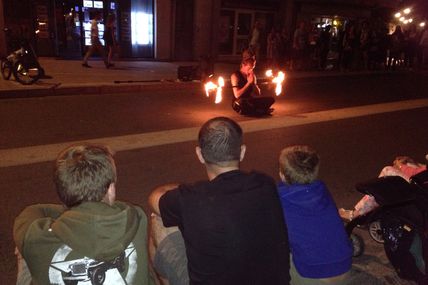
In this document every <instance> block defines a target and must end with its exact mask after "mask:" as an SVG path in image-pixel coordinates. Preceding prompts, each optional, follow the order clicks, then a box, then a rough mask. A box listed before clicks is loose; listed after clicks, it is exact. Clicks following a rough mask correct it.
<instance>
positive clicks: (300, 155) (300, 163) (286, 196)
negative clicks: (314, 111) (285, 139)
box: [278, 145, 352, 284]
mask: <svg viewBox="0 0 428 285" xmlns="http://www.w3.org/2000/svg"><path fill="white" fill-rule="evenodd" d="M319 160H320V159H319V156H318V154H317V153H316V152H315V150H313V149H312V148H310V147H309V146H299V145H298V146H290V147H287V148H285V149H283V150H282V151H281V154H280V157H279V165H280V172H279V175H280V177H281V181H282V182H280V184H279V187H278V192H279V196H280V200H281V204H282V208H283V213H284V217H285V221H286V223H287V227H288V237H289V243H290V251H291V259H290V275H291V284H346V282H347V279H349V271H350V269H351V265H352V246H351V243H350V240H349V238H348V236H347V234H346V232H345V229H344V226H343V222H342V220H341V219H340V217H339V215H338V212H337V208H336V205H335V203H334V201H333V199H332V197H331V195H330V193H329V191H328V189H327V187H326V186H325V184H324V183H323V182H322V181H320V180H318V179H317V176H318V170H319Z"/></svg>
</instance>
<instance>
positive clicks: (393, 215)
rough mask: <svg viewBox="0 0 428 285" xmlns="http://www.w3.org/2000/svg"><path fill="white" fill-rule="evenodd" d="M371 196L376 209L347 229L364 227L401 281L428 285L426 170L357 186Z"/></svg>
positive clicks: (427, 186)
mask: <svg viewBox="0 0 428 285" xmlns="http://www.w3.org/2000/svg"><path fill="white" fill-rule="evenodd" d="M356 189H357V190H358V191H359V192H361V193H363V194H368V195H371V196H373V197H374V198H375V200H376V203H378V204H379V207H378V209H376V210H375V211H373V212H371V213H368V214H367V215H364V216H360V217H357V218H355V219H354V220H352V221H351V222H349V223H348V224H347V225H346V230H347V232H348V234H349V235H352V231H353V229H354V228H355V227H357V226H361V225H367V226H368V229H369V233H370V236H371V237H372V238H373V239H374V240H375V241H377V242H379V243H383V245H384V249H385V253H386V255H387V257H388V259H389V261H390V262H391V264H392V265H393V267H394V269H395V270H396V272H397V274H398V276H400V277H401V278H403V279H407V280H413V281H416V282H418V284H428V224H427V223H428V170H425V171H422V172H420V173H418V174H416V175H415V176H413V177H411V179H410V183H409V182H407V181H406V180H405V179H403V178H401V177H399V176H385V177H380V178H376V179H372V180H369V181H367V182H364V183H359V184H357V185H356Z"/></svg>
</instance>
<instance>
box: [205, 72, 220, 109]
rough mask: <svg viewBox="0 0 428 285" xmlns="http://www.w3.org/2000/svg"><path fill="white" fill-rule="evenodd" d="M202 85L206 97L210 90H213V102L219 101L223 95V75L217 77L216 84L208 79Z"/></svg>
mask: <svg viewBox="0 0 428 285" xmlns="http://www.w3.org/2000/svg"><path fill="white" fill-rule="evenodd" d="M204 86H205V93H206V94H207V97H209V96H210V93H211V91H213V90H215V91H216V95H215V101H214V103H216V104H218V103H220V102H221V100H222V99H223V95H222V91H223V87H224V79H223V77H221V76H219V78H218V79H217V84H215V83H214V82H212V81H208V82H207V83H205V85H204Z"/></svg>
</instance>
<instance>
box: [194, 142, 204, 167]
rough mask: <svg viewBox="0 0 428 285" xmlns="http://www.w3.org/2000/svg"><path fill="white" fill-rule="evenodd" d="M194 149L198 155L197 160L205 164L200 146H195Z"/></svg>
mask: <svg viewBox="0 0 428 285" xmlns="http://www.w3.org/2000/svg"><path fill="white" fill-rule="evenodd" d="M195 151H196V156H197V157H198V159H199V161H200V162H201V163H202V164H205V159H204V157H203V156H202V150H201V148H200V147H199V146H197V147H196V149H195Z"/></svg>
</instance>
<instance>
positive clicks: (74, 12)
mask: <svg viewBox="0 0 428 285" xmlns="http://www.w3.org/2000/svg"><path fill="white" fill-rule="evenodd" d="M55 4H56V5H55V9H56V13H55V22H56V39H57V40H56V45H57V47H58V55H59V56H61V57H65V58H67V57H80V56H81V55H82V54H83V53H84V52H85V51H86V49H87V48H88V46H90V44H91V32H90V28H91V21H92V19H93V18H94V16H95V15H96V14H98V13H100V14H101V15H102V19H101V20H100V21H99V24H98V29H99V33H100V39H101V42H102V43H103V44H104V40H103V34H104V25H105V20H106V18H107V17H108V15H114V16H115V19H116V20H115V21H116V23H115V26H116V40H117V43H118V47H117V49H118V50H117V51H118V55H119V56H120V57H138V58H152V57H153V54H154V51H153V46H154V45H153V1H152V0H140V1H137V0H131V1H119V0H117V1H98V0H83V1H58V0H56V2H55Z"/></svg>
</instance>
